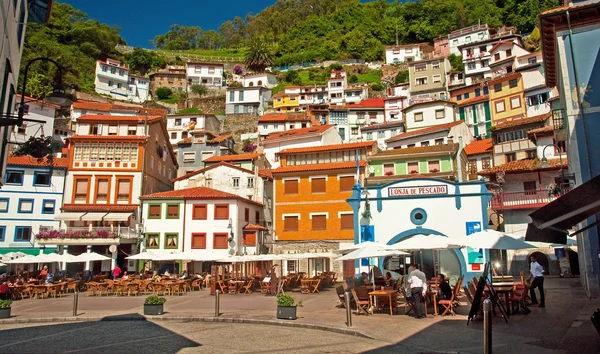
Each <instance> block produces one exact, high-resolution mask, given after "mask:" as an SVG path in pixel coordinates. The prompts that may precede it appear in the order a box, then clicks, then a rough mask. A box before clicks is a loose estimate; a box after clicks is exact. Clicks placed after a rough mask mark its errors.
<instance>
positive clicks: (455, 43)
mask: <svg viewBox="0 0 600 354" xmlns="http://www.w3.org/2000/svg"><path fill="white" fill-rule="evenodd" d="M452 45H453V46H455V47H456V46H458V39H455V40H453V41H452Z"/></svg>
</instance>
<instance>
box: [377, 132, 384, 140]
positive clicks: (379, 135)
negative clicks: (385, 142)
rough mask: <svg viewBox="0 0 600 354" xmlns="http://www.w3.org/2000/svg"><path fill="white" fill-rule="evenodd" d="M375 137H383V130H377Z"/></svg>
mask: <svg viewBox="0 0 600 354" xmlns="http://www.w3.org/2000/svg"><path fill="white" fill-rule="evenodd" d="M377 138H378V139H383V138H385V130H380V131H378V132H377Z"/></svg>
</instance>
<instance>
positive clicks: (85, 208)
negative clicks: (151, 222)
mask: <svg viewBox="0 0 600 354" xmlns="http://www.w3.org/2000/svg"><path fill="white" fill-rule="evenodd" d="M138 206H139V204H64V205H63V206H62V208H60V210H62V211H72V212H107V213H108V212H130V213H133V212H135V211H136V210H137V208H138Z"/></svg>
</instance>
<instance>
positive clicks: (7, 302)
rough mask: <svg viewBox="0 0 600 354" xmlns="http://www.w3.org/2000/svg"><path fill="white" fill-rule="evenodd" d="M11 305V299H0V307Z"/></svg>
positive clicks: (5, 307)
mask: <svg viewBox="0 0 600 354" xmlns="http://www.w3.org/2000/svg"><path fill="white" fill-rule="evenodd" d="M10 305H12V300H0V309H7V308H9V307H10Z"/></svg>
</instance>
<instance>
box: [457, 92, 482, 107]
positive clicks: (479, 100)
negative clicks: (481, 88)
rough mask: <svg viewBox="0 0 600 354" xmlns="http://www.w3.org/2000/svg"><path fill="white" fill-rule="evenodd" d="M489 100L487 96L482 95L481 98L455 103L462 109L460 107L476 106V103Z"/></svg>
mask: <svg viewBox="0 0 600 354" xmlns="http://www.w3.org/2000/svg"><path fill="white" fill-rule="evenodd" d="M489 99H490V96H489V95H483V96H479V97H473V98H469V99H466V100H462V101H456V104H457V105H458V106H459V107H462V106H468V105H471V104H476V103H479V102H483V101H488V100H489Z"/></svg>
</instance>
